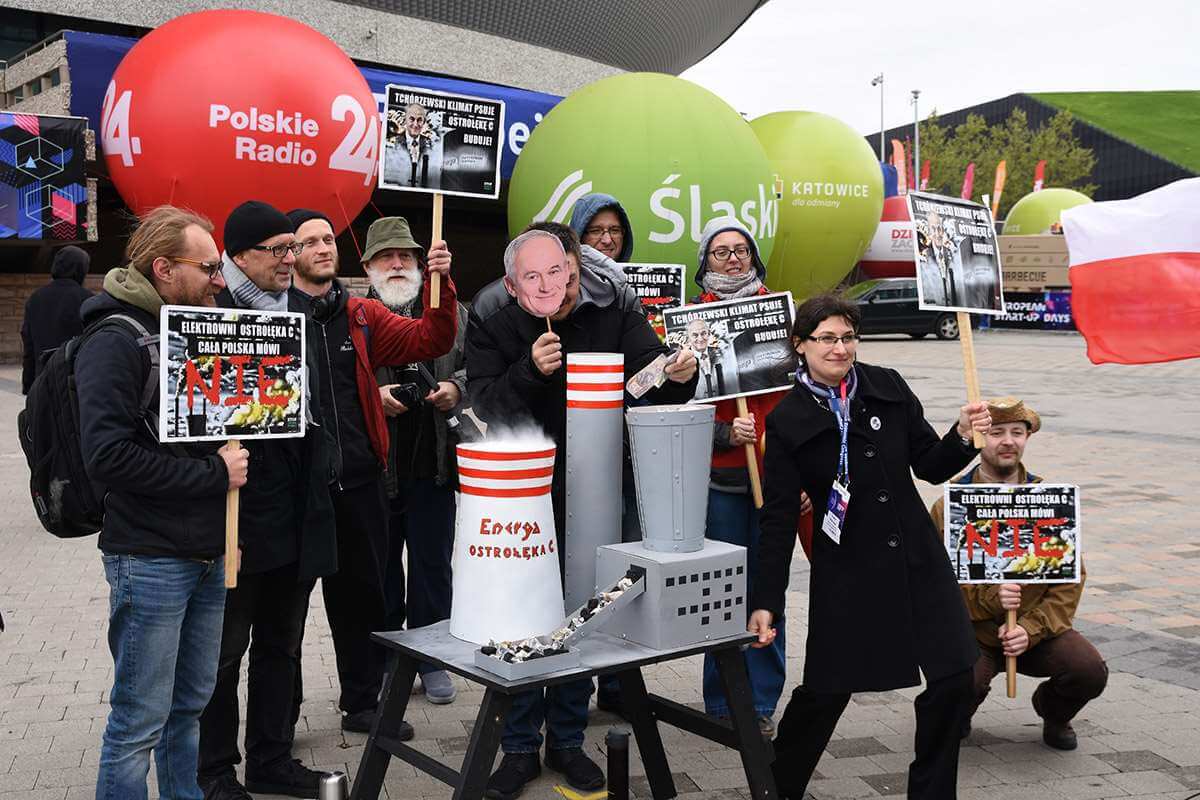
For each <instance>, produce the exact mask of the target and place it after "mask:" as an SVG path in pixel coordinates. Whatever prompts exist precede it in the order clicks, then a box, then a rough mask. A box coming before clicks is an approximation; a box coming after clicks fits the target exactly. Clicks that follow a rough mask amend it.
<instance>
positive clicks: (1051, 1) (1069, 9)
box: [683, 0, 1200, 133]
mask: <svg viewBox="0 0 1200 800" xmlns="http://www.w3.org/2000/svg"><path fill="white" fill-rule="evenodd" d="M906 9H915V10H916V11H917V13H918V14H919V15H920V18H919V19H911V18H909V19H905V18H902V17H901V16H900V14H901V12H902V11H904V10H906ZM1198 42H1200V0H1132V2H1130V0H1122V2H1120V3H1118V2H1114V1H1113V0H1093V1H1092V2H1087V3H1083V2H1061V0H1004V1H1003V2H994V1H993V2H975V3H966V2H957V3H950V2H945V1H944V0H927V1H926V2H924V3H901V2H882V0H834V2H807V1H806V0H770V2H768V3H767V4H766V5H765V6H763V7H762V8H761V9H759V10H758V12H757V13H755V14H754V15H753V16H752V17H751V18H750V19H749V20H747V22H746V24H745V25H743V26H742V27H741V28H740V29H739V30H738V31H737V32H736V33H734V35H733V36H732V37H731V38H730V39H729V40H728V41H727V42H725V44H723V45H722V46H721V47H719V48H718V49H717V50H716V51H714V52H713V53H712V54H711V55H710V56H709V57H708V58H706V59H705V60H704V61H701V62H700V63H699V64H697V65H696V66H694V67H692V68H691V69H689V70H688V71H687V72H685V73H683V77H684V78H687V79H689V80H692V81H695V82H696V83H699V84H700V85H701V86H704V87H706V88H708V89H709V90H711V91H713V92H715V93H716V94H718V95H720V96H721V97H722V98H723V99H724V100H725V101H726V102H728V103H729V104H730V105H732V106H733V107H734V108H735V109H737V110H738V111H741V112H744V113H745V114H746V115H747V116H748V117H749V118H750V119H753V118H754V117H758V116H761V115H763V114H766V113H769V112H771V111H783V110H802V111H820V112H822V113H825V114H830V115H832V116H835V117H837V118H839V119H841V120H842V121H844V122H846V123H847V124H849V125H850V126H851V127H853V128H855V129H857V130H859V131H860V132H862V133H871V132H873V131H878V130H879V89H878V88H876V87H872V86H871V79H872V78H873V77H874V76H875V75H877V74H879V73H880V72H882V73H883V74H884V127H885V128H887V127H892V126H895V125H901V124H904V123H906V122H912V118H913V108H912V105H911V104H910V102H909V101H910V99H911V94H910V92H911V90H912V89H920V90H921V98H920V101H921V102H920V110H921V115H922V117H923V116H925V115H926V114H927V113H928V112H929V111H930V109H933V108H937V110H938V111H941V112H943V113H944V112H947V111H954V110H956V109H959V108H964V107H966V106H972V105H975V104H976V103H981V102H984V101H986V100H993V99H996V98H999V97H1005V96H1007V95H1010V94H1014V93H1016V92H1051V91H1089V90H1090V91H1095V90H1150V89H1200V47H1198Z"/></svg>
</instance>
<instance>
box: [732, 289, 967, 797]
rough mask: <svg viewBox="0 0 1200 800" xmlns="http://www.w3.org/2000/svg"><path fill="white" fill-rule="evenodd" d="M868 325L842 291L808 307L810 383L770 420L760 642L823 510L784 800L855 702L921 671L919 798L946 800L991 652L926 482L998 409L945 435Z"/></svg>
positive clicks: (960, 462) (785, 757) (804, 374)
mask: <svg viewBox="0 0 1200 800" xmlns="http://www.w3.org/2000/svg"><path fill="white" fill-rule="evenodd" d="M859 319H860V317H859V312H858V309H857V307H856V306H854V305H853V304H851V303H848V302H846V301H845V300H843V299H841V298H840V297H838V296H836V295H831V294H822V295H818V296H816V297H812V298H810V299H809V300H807V301H806V302H805V303H804V304H803V305H802V306H801V307H800V309H799V311H798V312H797V314H796V325H795V329H794V331H793V342H794V344H795V346H796V350H797V352H799V354H800V367H799V369H798V370H797V372H796V383H795V385H794V386H793V388H792V389H791V391H790V392H788V394H787V396H786V397H785V398H784V399H783V400H781V401H780V403H779V405H778V406H777V407H776V408H775V410H774V411H773V412H772V413H771V415H770V417H769V418H768V419H767V443H766V456H765V470H764V481H765V482H764V499H765V504H764V506H763V509H762V531H761V540H760V543H759V548H758V581H757V583H756V585H755V587H754V588H753V589H752V590H751V608H753V609H755V611H754V612H753V613H752V614H751V616H750V624H749V630H750V631H752V632H754V633H757V634H758V636H759V639H758V642H757V643H755V644H754V645H753V646H754V647H767V646H770V643H771V642H772V640H773V639H774V638H775V637H776V636H777V635H778V634H777V631H782V625H781V618H782V617H783V615H784V609H785V593H786V591H787V585H788V574H789V571H790V567H791V560H792V551H793V550H794V548H795V544H796V522H797V520H798V518H799V516H800V511H801V502H802V501H801V496H802V494H804V493H807V495H808V496H809V497H811V498H812V500H813V506H814V514H815V516H814V519H813V540H812V559H811V560H812V574H811V577H810V583H809V613H808V645H807V649H806V656H805V662H804V680H803V683H802V684H801V685H800V686H799V687H797V688H796V690H795V691H794V692H793V694H792V699H791V701H790V702H789V703H788V706H787V708H786V710H785V711H784V714H783V719H782V720H781V721H780V723H779V735H778V737H777V738H776V739H775V742H774V744H775V763H774V773H775V781H776V783H777V785H778V787H779V793H780V796H781V797H784V798H796V800H799V799H800V798H802V797H803V796H804V790H805V787H806V786H807V784H808V781H809V778H810V777H811V776H812V773H813V769H814V768H815V767H816V765H817V761H818V759H819V758H820V757H821V753H822V751H823V750H824V749H825V745H826V744H827V743H828V741H829V737H830V736H831V735H832V734H833V730H834V728H835V727H836V725H837V722H838V718H839V717H841V715H842V711H843V710H844V709H845V707H846V703H847V702H848V701H849V699H850V695H851V694H852V693H854V692H880V691H887V690H891V689H899V688H903V687H908V686H917V685H919V684H920V683H921V676H922V675H923V676H924V680H925V690H924V691H923V692H922V693H921V694H920V695H918V696H917V698H916V701H915V703H914V705H915V709H916V718H917V724H916V758H915V760H914V761H913V762H912V764H911V765H910V766H909V772H908V796H909V797H910V798H929V799H930V800H932V799H933V798H937V800H946V798H953V797H954V796H955V787H956V783H957V776H958V745H959V735H960V733H961V731H962V726H963V723H964V721H965V720H966V719H967V716H968V714H970V711H971V705H972V702H973V698H972V691H973V690H972V677H971V668H972V667H973V665H974V663H975V660H976V658H977V657H978V649H977V647H976V645H975V639H974V635H973V633H972V629H971V624H970V621H969V620H968V619H967V612H966V609H965V607H964V605H963V602H962V596H961V594H960V592H959V589H958V584H957V582H956V579H955V576H954V572H953V571H952V569H951V567H950V562H949V559H948V558H947V557H946V552H945V550H944V548H943V546H942V544H941V537H940V535H939V533H938V531H937V530H935V529H934V526H933V522H932V520H931V519H930V517H929V514H928V512H926V510H925V505H924V503H923V502H922V501H921V497H920V496H919V495H918V494H917V488H916V486H915V485H914V483H913V478H912V476H913V474H914V473H915V474H916V476H917V477H918V478H921V479H922V480H925V481H928V482H929V483H933V484H938V483H942V482H944V481H947V480H949V479H950V478H952V477H954V475H956V474H957V473H958V472H959V471H960V470H961V469H963V468H964V467H966V466H967V465H968V464H969V463H970V462H971V461H972V459H974V457H975V455H976V452H977V451H976V449H975V446H974V445H973V444H972V439H971V435H972V431H981V432H985V431H987V430H988V428H989V427H990V425H991V418H990V416H989V414H988V409H987V405H986V404H985V403H973V404H968V405H964V406H963V407H962V408H961V409H960V410H959V415H958V420H957V422H956V423H955V424H954V425H951V426H949V428H948V429H947V430H946V431H945V433H944V434H943V435H940V436H939V435H938V434H937V433H936V432H935V431H934V429H933V428H932V427H931V426H930V424H929V423H928V422H926V421H925V413H924V410H923V409H922V408H921V402H920V401H919V400H918V399H917V398H916V396H915V395H914V394H913V393H912V390H911V389H909V387H908V384H907V383H905V382H904V379H903V378H901V377H900V375H899V374H898V373H897V372H896V371H895V370H891V369H887V368H885V367H876V366H872V365H869V364H864V363H862V362H859V361H858V360H857V358H856V356H857V351H858V324H859Z"/></svg>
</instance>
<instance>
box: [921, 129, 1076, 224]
mask: <svg viewBox="0 0 1200 800" xmlns="http://www.w3.org/2000/svg"><path fill="white" fill-rule="evenodd" d="M1074 123H1075V120H1074V118H1073V117H1072V116H1071V114H1070V113H1069V112H1066V111H1060V112H1059V113H1057V114H1055V115H1054V116H1053V117H1052V118H1051V119H1050V120H1049V121H1048V122H1047V123H1046V124H1044V125H1042V126H1041V127H1040V128H1037V129H1036V130H1034V129H1031V128H1030V127H1029V117H1028V116H1027V115H1026V114H1025V112H1024V111H1023V110H1022V109H1019V108H1016V109H1013V112H1012V114H1010V115H1009V117H1008V119H1007V120H1005V121H1004V122H1002V123H999V124H996V125H991V126H989V125H988V124H987V123H986V122H984V120H983V117H981V116H980V115H978V114H968V115H967V118H966V120H965V121H963V122H962V123H961V124H960V125H958V126H957V127H955V128H954V130H953V131H950V130H949V127H948V126H945V125H942V124H941V123H940V122H939V121H938V116H937V112H936V111H935V112H934V113H932V114H930V115H929V118H928V119H926V120H925V121H923V122H922V123H921V159H922V160H925V159H929V161H930V174H929V191H931V192H937V193H939V194H946V195H950V196H953V197H957V196H958V194H959V192H960V191H961V189H962V181H963V175H964V174H965V172H966V169H967V164H969V163H971V162H972V161H973V162H975V188H974V191H973V192H972V197H971V199H972V200H975V201H977V202H983V195H985V194H991V193H992V187H993V181H994V179H995V175H996V165H997V164H998V163H1000V161H1001V160H1002V159H1003V160H1004V161H1005V162H1007V167H1006V168H1007V172H1008V177H1007V179H1006V181H1005V185H1004V192H1003V194H1002V195H1001V198H1000V200H1001V202H1000V213H999V218H1000V219H1004V218H1005V217H1006V216H1007V215H1008V210H1009V209H1010V208H1012V207H1013V204H1014V203H1016V202H1017V201H1018V200H1020V199H1021V198H1022V197H1024V196H1025V195H1026V194H1028V193H1029V192H1030V191H1031V190H1032V189H1033V173H1034V170H1035V168H1036V167H1037V162H1038V161H1040V160H1042V159H1045V161H1046V185H1047V186H1055V187H1062V188H1066V189H1075V190H1076V191H1079V192H1082V193H1083V194H1086V195H1088V196H1091V194H1092V193H1093V192H1095V191H1096V185H1095V184H1093V183H1088V182H1087V180H1088V178H1090V177H1091V174H1092V167H1093V166H1095V163H1096V157H1095V155H1094V154H1093V153H1092V151H1091V150H1090V149H1089V148H1086V147H1084V146H1083V145H1081V144H1080V143H1079V139H1078V138H1076V136H1075V132H1074Z"/></svg>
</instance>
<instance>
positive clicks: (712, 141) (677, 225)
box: [508, 72, 878, 294]
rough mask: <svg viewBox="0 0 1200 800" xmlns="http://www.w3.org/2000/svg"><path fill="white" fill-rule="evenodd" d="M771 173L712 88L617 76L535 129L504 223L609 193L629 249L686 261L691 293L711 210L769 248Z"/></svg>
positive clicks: (564, 214) (513, 228) (568, 101)
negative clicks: (624, 222) (630, 241)
mask: <svg viewBox="0 0 1200 800" xmlns="http://www.w3.org/2000/svg"><path fill="white" fill-rule="evenodd" d="M772 181H773V178H772V170H771V167H770V164H769V163H768V161H767V157H766V155H765V154H764V153H763V149H762V147H761V146H760V145H759V143H758V139H756V138H755V136H754V132H753V131H752V130H751V129H750V125H749V124H747V123H746V121H745V120H744V119H742V117H741V115H740V114H738V113H737V112H736V111H734V110H733V109H732V108H730V107H729V106H728V105H727V104H726V103H725V101H723V100H721V98H719V97H717V96H716V95H715V94H713V93H712V92H710V91H708V90H707V89H704V88H702V87H700V86H697V85H696V84H694V83H691V82H690V81H686V80H683V79H681V78H675V77H672V76H669V75H660V74H657V73H648V72H638V73H628V74H623V75H615V76H613V77H610V78H604V79H602V80H599V81H596V82H595V83H591V84H589V85H587V86H585V87H583V88H582V89H579V90H577V91H575V92H572V93H571V94H570V95H568V96H567V97H566V98H565V99H564V100H563V101H562V102H561V103H559V104H558V105H556V106H555V107H554V108H553V109H551V111H550V113H549V114H547V115H546V118H545V119H544V120H542V122H541V123H539V124H538V126H537V127H536V128H534V129H533V133H532V135H531V136H530V137H529V141H528V142H526V144H525V147H524V148H523V149H522V150H521V155H520V157H519V158H518V159H517V163H516V167H515V168H514V169H513V176H512V181H511V183H510V184H509V191H508V228H509V233H510V234H512V235H514V236H515V235H516V234H517V233H518V232H519V231H520V230H521V229H522V228H524V227H525V226H526V225H528V224H529V223H530V222H531V221H533V220H544V219H551V220H555V221H558V222H564V223H565V222H568V221H569V220H570V218H571V209H572V208H574V206H575V203H576V201H577V200H578V199H579V198H580V197H582V196H583V195H585V194H588V193H592V192H601V193H603V194H609V195H612V196H613V197H615V198H617V200H618V201H620V203H621V205H622V206H623V207H624V208H625V211H626V213H628V214H629V219H630V224H631V225H632V226H633V232H634V247H633V256H632V259H631V260H632V261H637V262H647V263H661V264H684V265H686V266H687V268H688V284H687V288H686V292H687V293H688V294H690V293H692V292H693V291H694V290H695V288H696V287H695V284H694V283H692V278H693V276H694V275H695V272H696V266H697V261H698V259H697V250H698V245H699V241H700V231H701V230H702V229H703V227H704V225H705V224H706V223H707V222H708V221H709V220H711V219H714V218H716V217H726V216H734V217H737V219H739V220H740V221H741V222H742V223H743V224H744V225H745V226H746V227H747V228H748V229H749V230H750V232H751V233H752V234H754V236H755V238H756V240H757V242H758V247H759V251H760V253H761V254H762V257H763V259H764V261H765V260H766V259H767V258H769V257H770V255H771V248H772V246H773V245H774V243H775V235H776V228H777V225H778V218H779V204H778V201H777V200H776V198H775V194H774V188H773V186H772ZM876 216H878V215H876Z"/></svg>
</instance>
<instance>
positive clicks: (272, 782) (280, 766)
mask: <svg viewBox="0 0 1200 800" xmlns="http://www.w3.org/2000/svg"><path fill="white" fill-rule="evenodd" d="M320 786H321V773H319V772H317V771H316V770H313V769H309V768H308V767H306V766H304V765H303V764H301V763H300V759H298V758H289V759H285V760H283V761H278V762H276V763H274V764H269V765H267V766H263V767H252V766H251V765H249V764H247V765H246V788H247V789H248V790H250V791H252V792H261V793H262V794H285V795H287V796H288V797H316V796H317V792H318V791H319V790H320Z"/></svg>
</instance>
